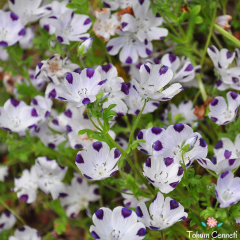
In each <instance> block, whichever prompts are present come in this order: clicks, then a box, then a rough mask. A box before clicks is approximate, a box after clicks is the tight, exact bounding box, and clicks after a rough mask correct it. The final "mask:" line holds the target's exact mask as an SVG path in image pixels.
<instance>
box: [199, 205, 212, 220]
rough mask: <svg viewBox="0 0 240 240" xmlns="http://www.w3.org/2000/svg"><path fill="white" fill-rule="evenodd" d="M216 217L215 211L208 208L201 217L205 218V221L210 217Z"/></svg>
mask: <svg viewBox="0 0 240 240" xmlns="http://www.w3.org/2000/svg"><path fill="white" fill-rule="evenodd" d="M214 215H215V211H214V209H213V208H211V207H207V209H205V210H203V211H202V212H201V213H200V217H203V218H204V219H207V218H208V217H213V216H214Z"/></svg>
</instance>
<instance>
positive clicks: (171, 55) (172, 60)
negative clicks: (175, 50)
mask: <svg viewBox="0 0 240 240" xmlns="http://www.w3.org/2000/svg"><path fill="white" fill-rule="evenodd" d="M168 58H169V61H170V63H173V62H174V61H175V60H176V59H177V56H175V55H173V54H169V56H168Z"/></svg>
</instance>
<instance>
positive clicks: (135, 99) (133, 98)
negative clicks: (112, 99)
mask: <svg viewBox="0 0 240 240" xmlns="http://www.w3.org/2000/svg"><path fill="white" fill-rule="evenodd" d="M127 85H128V88H129V94H128V96H127V97H126V98H125V99H124V102H125V103H126V104H127V106H128V114H134V115H138V114H139V113H140V111H141V110H142V107H143V105H144V101H143V100H142V97H141V96H140V95H139V93H138V92H137V91H136V89H135V88H134V87H133V84H132V81H131V82H128V83H127ZM158 107H159V102H158V101H148V102H147V103H146V107H145V108H144V110H143V112H142V114H147V113H151V112H154V111H155V110H156V109H157V108H158Z"/></svg>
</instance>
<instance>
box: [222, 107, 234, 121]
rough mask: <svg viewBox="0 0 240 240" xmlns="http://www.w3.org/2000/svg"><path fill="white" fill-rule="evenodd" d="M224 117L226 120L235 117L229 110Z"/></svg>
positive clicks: (224, 113)
mask: <svg viewBox="0 0 240 240" xmlns="http://www.w3.org/2000/svg"><path fill="white" fill-rule="evenodd" d="M223 115H224V117H225V119H231V118H232V117H233V112H232V111H231V110H229V109H227V110H226V111H225V112H223Z"/></svg>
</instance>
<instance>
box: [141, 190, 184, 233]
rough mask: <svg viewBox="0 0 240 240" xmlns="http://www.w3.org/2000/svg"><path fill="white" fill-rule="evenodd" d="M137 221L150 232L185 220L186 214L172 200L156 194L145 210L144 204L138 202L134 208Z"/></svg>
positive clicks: (179, 205)
mask: <svg viewBox="0 0 240 240" xmlns="http://www.w3.org/2000/svg"><path fill="white" fill-rule="evenodd" d="M136 212H137V216H138V220H139V221H141V222H142V223H144V225H145V226H147V227H148V228H150V229H151V230H163V229H166V228H168V227H171V226H172V225H174V224H175V223H176V222H179V221H184V220H186V218H187V216H188V214H187V213H186V212H184V208H183V206H182V205H181V204H180V203H178V202H176V201H175V200H174V199H171V198H170V197H167V198H166V199H164V196H163V195H162V194H161V193H158V194H157V195H156V197H155V198H154V200H153V201H152V203H151V204H150V206H149V210H148V209H147V207H146V205H145V203H143V202H139V204H138V206H137V208H136Z"/></svg>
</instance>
